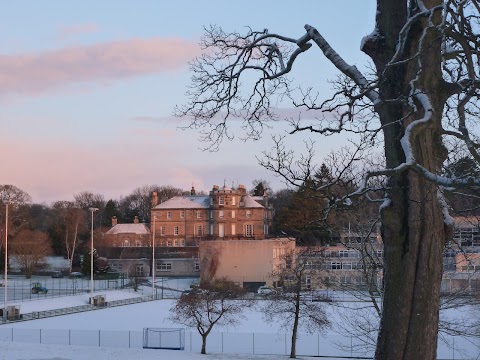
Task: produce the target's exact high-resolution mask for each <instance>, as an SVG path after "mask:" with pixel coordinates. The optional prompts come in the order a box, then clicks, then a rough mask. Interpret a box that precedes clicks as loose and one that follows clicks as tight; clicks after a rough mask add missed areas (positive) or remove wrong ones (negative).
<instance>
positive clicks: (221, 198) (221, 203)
mask: <svg viewBox="0 0 480 360" xmlns="http://www.w3.org/2000/svg"><path fill="white" fill-rule="evenodd" d="M218 205H220V206H224V205H225V196H223V195H220V196H219V197H218Z"/></svg>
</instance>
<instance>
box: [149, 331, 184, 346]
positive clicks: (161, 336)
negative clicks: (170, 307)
mask: <svg viewBox="0 0 480 360" xmlns="http://www.w3.org/2000/svg"><path fill="white" fill-rule="evenodd" d="M143 347H144V348H145V349H170V350H184V349H185V329H181V328H176V329H162V328H144V329H143Z"/></svg>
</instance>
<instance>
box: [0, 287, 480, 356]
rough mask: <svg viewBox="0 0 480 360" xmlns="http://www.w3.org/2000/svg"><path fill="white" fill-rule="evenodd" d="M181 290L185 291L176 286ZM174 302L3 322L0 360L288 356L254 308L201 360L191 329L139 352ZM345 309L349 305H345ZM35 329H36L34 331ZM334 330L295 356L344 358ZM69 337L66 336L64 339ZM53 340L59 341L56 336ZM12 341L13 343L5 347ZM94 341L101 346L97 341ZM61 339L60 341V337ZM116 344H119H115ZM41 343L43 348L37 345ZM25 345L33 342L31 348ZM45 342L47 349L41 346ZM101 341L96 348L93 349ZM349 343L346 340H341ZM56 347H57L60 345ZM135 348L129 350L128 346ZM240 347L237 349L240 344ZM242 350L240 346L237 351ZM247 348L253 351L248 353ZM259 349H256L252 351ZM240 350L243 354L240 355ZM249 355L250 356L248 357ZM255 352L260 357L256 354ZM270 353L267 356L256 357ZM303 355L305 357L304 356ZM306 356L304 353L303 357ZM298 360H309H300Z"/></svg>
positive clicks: (470, 347)
mask: <svg viewBox="0 0 480 360" xmlns="http://www.w3.org/2000/svg"><path fill="white" fill-rule="evenodd" d="M180 286H181V287H184V286H186V285H185V284H181V285H180ZM149 290H150V291H151V289H148V288H145V289H143V291H140V292H133V291H109V292H104V291H103V292H100V294H103V295H106V300H107V301H112V300H119V299H126V298H131V297H135V296H142V293H143V295H149V294H150V293H149ZM88 297H89V295H88V294H82V295H76V296H68V297H58V298H52V299H45V300H37V301H28V302H24V303H22V304H21V310H22V311H21V312H22V313H27V312H31V311H41V310H51V309H57V308H63V307H72V306H78V305H85V304H87V303H88ZM174 301H175V300H167V299H164V300H158V301H149V302H144V303H138V304H132V305H126V306H119V307H115V308H107V309H101V310H95V311H87V312H83V313H77V314H72V315H64V316H57V317H51V318H44V319H38V320H33V321H24V322H18V323H8V324H5V325H1V326H0V339H3V341H4V342H0V346H1V348H2V350H3V351H2V353H1V354H2V356H1V357H0V359H2V360H13V359H22V360H38V359H41V360H83V359H88V360H92V359H105V360H109V359H116V360H124V359H134V358H141V359H142V360H149V359H154V358H155V359H159V358H160V359H162V358H164V359H172V360H184V359H197V358H198V359H205V358H210V359H238V360H245V359H256V360H262V359H265V360H271V359H278V358H280V357H286V356H285V354H286V353H288V335H285V334H284V333H285V331H284V330H283V329H279V328H278V326H276V325H275V324H271V323H267V322H265V321H264V319H263V317H262V315H261V314H260V312H259V311H258V308H255V307H254V308H250V309H247V310H246V311H245V313H244V315H245V318H244V319H242V321H240V323H239V324H238V325H237V326H235V327H229V328H217V329H216V331H217V332H216V333H212V334H211V335H210V337H209V339H208V341H207V352H211V353H212V354H210V355H207V356H206V357H205V356H203V355H200V354H198V352H199V350H200V347H199V338H198V334H196V333H195V330H191V331H192V332H189V330H188V329H187V334H186V341H185V350H181V351H175V350H156V349H155V350H154V349H143V348H141V340H142V331H143V329H144V328H146V327H153V328H172V327H175V328H178V327H181V326H179V325H178V324H174V323H172V322H171V321H170V320H169V319H168V316H169V309H170V308H171V307H172V305H173V304H174ZM326 306H327V312H328V316H329V318H330V319H332V320H334V321H335V319H338V318H339V312H341V311H344V309H342V308H339V307H337V306H332V305H326ZM350 306H351V305H350ZM460 311H461V310H452V311H451V312H450V317H451V318H456V317H458V318H460V317H461V316H463V315H467V316H468V314H470V313H471V311H472V309H470V308H464V309H462V311H465V313H464V314H462V313H461V312H460ZM40 329H41V330H40ZM334 330H335V326H332V328H331V329H330V330H329V331H328V333H327V334H325V336H322V335H319V334H315V335H305V334H302V335H301V336H300V339H299V342H300V346H299V347H298V349H299V351H298V352H299V353H302V352H301V351H302V349H307V348H309V349H310V350H311V348H312V347H313V348H314V349H315V354H312V355H317V353H316V351H317V348H318V354H319V355H328V356H332V355H333V354H339V355H344V356H345V355H351V354H345V352H341V351H339V350H337V349H336V348H335V346H334V345H333V343H334V342H335V341H339V340H340V341H342V340H343V341H344V342H345V338H344V337H342V336H341V335H338V334H335V331H334ZM52 332H58V333H59V334H60V335H62V336H63V335H66V334H68V337H69V340H70V336H71V338H72V342H71V343H72V344H74V345H53V344H52V343H48V342H49V338H48V336H49V335H48V334H49V333H52ZM70 332H71V333H72V334H71V335H70ZM74 334H76V335H75V336H84V337H85V338H89V337H92V334H93V338H94V339H98V340H94V341H93V346H92V344H88V345H87V346H85V345H84V346H79V345H78V342H75V341H73V339H74V338H75V336H74ZM62 336H59V337H62ZM104 336H105V337H107V338H116V339H117V340H116V341H122V340H121V339H122V338H123V339H126V338H127V337H126V336H128V339H129V340H130V337H131V338H132V346H130V344H129V343H128V342H129V341H125V340H124V341H123V343H121V344H119V345H118V346H112V347H110V346H108V347H107V346H103V343H104V341H103V337H104ZM11 337H13V338H14V339H13V342H11ZM100 337H101V338H102V341H100ZM63 338H65V336H63ZM118 339H120V340H118ZM40 341H42V342H43V344H38V342H40ZM471 341H472V342H471V343H469V342H466V343H464V344H463V347H464V348H465V349H466V350H467V352H466V353H461V352H459V351H453V349H451V348H448V347H446V346H444V345H440V349H439V358H442V359H453V358H455V359H467V358H468V359H475V358H476V356H478V354H480V350H479V349H480V348H479V347H478V346H479V345H480V342H479V340H478V339H473V340H471ZM31 342H36V344H32V343H31ZM45 342H46V343H47V344H45ZM99 342H101V344H100V345H101V346H99ZM347 342H350V340H347ZM60 343H61V342H60ZM134 343H135V345H133V344H134ZM459 343H460V340H459V339H456V340H455V346H456V347H457V348H458V347H459ZM242 344H243V345H242ZM242 346H243V347H242ZM237 348H242V351H230V350H231V349H237ZM252 349H253V350H252ZM258 349H260V350H258ZM244 350H245V351H244ZM253 352H255V354H253ZM259 353H260V354H259ZM262 353H263V354H266V353H271V354H273V355H261V354H262ZM304 353H308V352H304ZM309 354H310V353H309ZM352 355H353V354H352ZM299 358H303V359H309V358H308V357H306V356H302V357H299Z"/></svg>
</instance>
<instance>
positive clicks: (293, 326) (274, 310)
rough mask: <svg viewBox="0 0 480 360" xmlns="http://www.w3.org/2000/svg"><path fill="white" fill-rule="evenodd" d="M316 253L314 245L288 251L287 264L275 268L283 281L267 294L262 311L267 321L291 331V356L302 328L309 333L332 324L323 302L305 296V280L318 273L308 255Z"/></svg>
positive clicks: (275, 276)
mask: <svg viewBox="0 0 480 360" xmlns="http://www.w3.org/2000/svg"><path fill="white" fill-rule="evenodd" d="M312 255H315V252H314V251H313V249H311V248H303V249H301V250H300V251H296V252H295V253H290V254H286V255H285V256H286V259H285V260H286V261H285V263H286V266H285V267H282V268H280V269H276V270H275V271H274V272H273V273H272V274H271V276H272V277H273V278H275V279H279V281H280V283H281V284H282V286H281V287H278V288H277V289H276V291H275V292H273V293H271V294H269V295H268V299H267V301H266V303H264V304H263V306H262V307H261V310H262V312H263V314H264V319H265V320H266V321H268V322H271V321H275V322H278V323H279V324H280V325H281V326H282V327H283V328H284V329H288V330H289V331H291V350H290V358H292V359H294V358H296V357H297V346H296V345H297V338H298V330H299V328H303V329H305V330H306V331H307V332H309V333H313V332H315V331H318V330H323V329H325V328H326V327H327V326H328V325H329V324H330V322H329V320H328V319H327V315H326V312H325V309H324V304H323V303H321V302H312V301H311V299H309V298H307V297H305V296H304V295H305V290H306V289H307V286H306V279H307V277H311V276H315V272H312V271H311V267H310V266H309V264H310V263H309V261H308V259H309V257H310V256H312Z"/></svg>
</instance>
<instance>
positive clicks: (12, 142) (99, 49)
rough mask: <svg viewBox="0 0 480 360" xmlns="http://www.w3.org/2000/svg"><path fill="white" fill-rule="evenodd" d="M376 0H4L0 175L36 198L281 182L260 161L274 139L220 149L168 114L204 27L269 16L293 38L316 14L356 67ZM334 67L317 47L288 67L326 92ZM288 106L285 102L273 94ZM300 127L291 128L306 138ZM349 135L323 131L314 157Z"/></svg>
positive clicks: (286, 110) (262, 24)
mask: <svg viewBox="0 0 480 360" xmlns="http://www.w3.org/2000/svg"><path fill="white" fill-rule="evenodd" d="M374 16H375V2H374V1H373V0H361V1H359V0H338V1H307V0H297V1H295V2H291V1H286V0H283V1H255V2H254V1H250V0H248V1H244V2H241V3H239V2H230V1H220V0H218V1H210V0H208V1H197V0H186V1H181V2H179V1H168V2H167V1H156V0H151V1H149V0H142V1H121V0H104V1H96V0H85V1H75V2H74V1H61V0H52V1H48V2H40V1H25V0H19V1H4V2H3V4H2V12H1V13H0V44H1V45H0V49H1V52H0V184H12V185H15V186H17V187H18V188H20V189H22V190H23V191H25V192H27V193H28V194H29V195H30V196H31V197H32V201H33V202H35V203H41V202H45V203H47V204H49V203H51V202H53V201H57V200H73V195H74V194H78V193H80V192H83V191H90V192H93V193H96V194H102V195H104V197H105V198H106V200H108V199H110V198H112V199H119V198H120V197H121V196H127V195H129V194H130V193H131V192H132V191H133V190H134V189H135V188H137V187H140V186H143V185H153V184H157V185H171V186H175V187H179V188H182V189H185V190H189V189H190V188H191V186H192V185H193V186H195V188H196V189H197V190H205V191H208V190H210V189H211V187H212V185H223V183H226V184H227V185H228V186H231V185H232V184H233V185H238V184H244V185H246V186H247V188H251V187H252V181H253V180H255V179H265V180H267V181H268V182H269V183H270V185H271V187H272V188H273V189H274V190H278V189H281V188H285V187H286V186H285V185H284V183H283V182H282V181H281V179H280V178H278V177H275V176H274V174H273V173H271V172H268V171H267V170H265V169H263V168H262V167H261V166H260V165H259V164H258V159H257V158H259V157H262V151H269V150H270V149H271V148H272V145H273V142H272V140H271V137H270V136H271V134H273V133H275V134H284V133H285V132H286V130H287V128H286V127H285V125H284V124H283V123H275V125H274V126H272V128H271V129H267V130H266V132H265V134H264V137H263V138H262V139H261V140H257V141H249V142H244V141H242V140H241V139H240V138H241V133H240V131H239V130H238V129H236V128H235V127H234V128H233V130H234V132H235V135H236V138H235V139H234V140H233V141H225V142H223V143H222V145H221V147H220V149H219V151H217V152H208V151H202V150H201V149H202V148H204V147H205V144H203V143H201V142H200V141H199V140H198V139H199V137H198V133H197V132H195V131H193V130H182V129H181V127H184V126H185V125H188V119H178V118H175V117H173V116H172V113H173V109H174V107H175V106H176V105H182V104H185V103H186V97H185V92H186V90H187V87H188V85H189V79H190V76H191V73H189V68H188V62H189V61H191V60H192V59H193V58H195V57H196V56H199V55H200V53H201V50H200V47H199V45H198V43H199V41H200V38H201V36H202V33H203V29H204V27H205V26H209V25H218V26H221V27H223V28H224V29H225V30H228V31H239V32H240V31H241V32H243V31H245V29H246V26H250V27H251V28H252V29H255V30H263V29H264V28H267V29H268V30H269V32H271V33H272V32H275V33H281V34H283V35H286V36H289V37H294V38H298V37H301V36H302V35H303V33H304V28H303V26H304V25H305V24H310V25H312V26H314V27H316V28H317V29H318V30H319V31H320V32H321V33H322V34H323V35H324V37H325V38H326V39H327V40H328V41H329V42H330V44H331V45H332V46H333V47H334V48H335V49H336V50H337V51H338V52H339V53H340V54H341V55H342V56H343V57H344V58H345V60H346V61H347V62H349V63H350V64H355V65H357V66H358V67H359V68H361V69H362V67H363V68H364V67H365V66H367V64H368V58H367V57H366V56H365V55H364V54H363V53H362V52H361V51H360V50H359V48H360V42H361V39H362V37H364V36H366V35H368V34H369V33H370V32H372V31H373V28H374ZM335 75H336V71H335V68H334V67H333V66H332V65H331V64H329V63H328V62H327V61H325V60H324V58H323V57H322V55H321V52H320V51H319V50H318V49H313V51H309V52H308V53H307V54H306V56H304V58H302V60H301V61H300V62H299V63H298V66H296V67H295V69H294V79H295V81H296V82H298V83H299V84H302V86H317V87H318V89H319V91H320V92H321V94H322V95H323V94H325V96H326V95H328V94H329V93H330V92H329V91H330V85H329V83H328V82H326V81H327V80H328V79H330V80H332V79H334V78H335ZM278 107H279V108H280V109H281V111H280V113H281V114H291V113H292V110H293V109H292V105H291V104H290V103H281V104H278ZM306 139H307V137H306V136H305V135H299V136H293V137H289V145H290V146H291V147H292V148H294V149H295V150H297V151H299V150H300V149H302V148H303V142H304V141H305V140H306ZM339 141H342V142H344V141H346V139H345V138H342V139H340V140H339V139H335V138H327V139H325V140H322V141H319V142H318V143H317V145H316V146H317V148H316V152H317V155H318V161H319V162H320V161H321V157H322V156H323V155H325V154H327V153H328V152H329V151H330V150H331V149H332V148H334V147H336V146H337V145H338V144H339Z"/></svg>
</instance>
